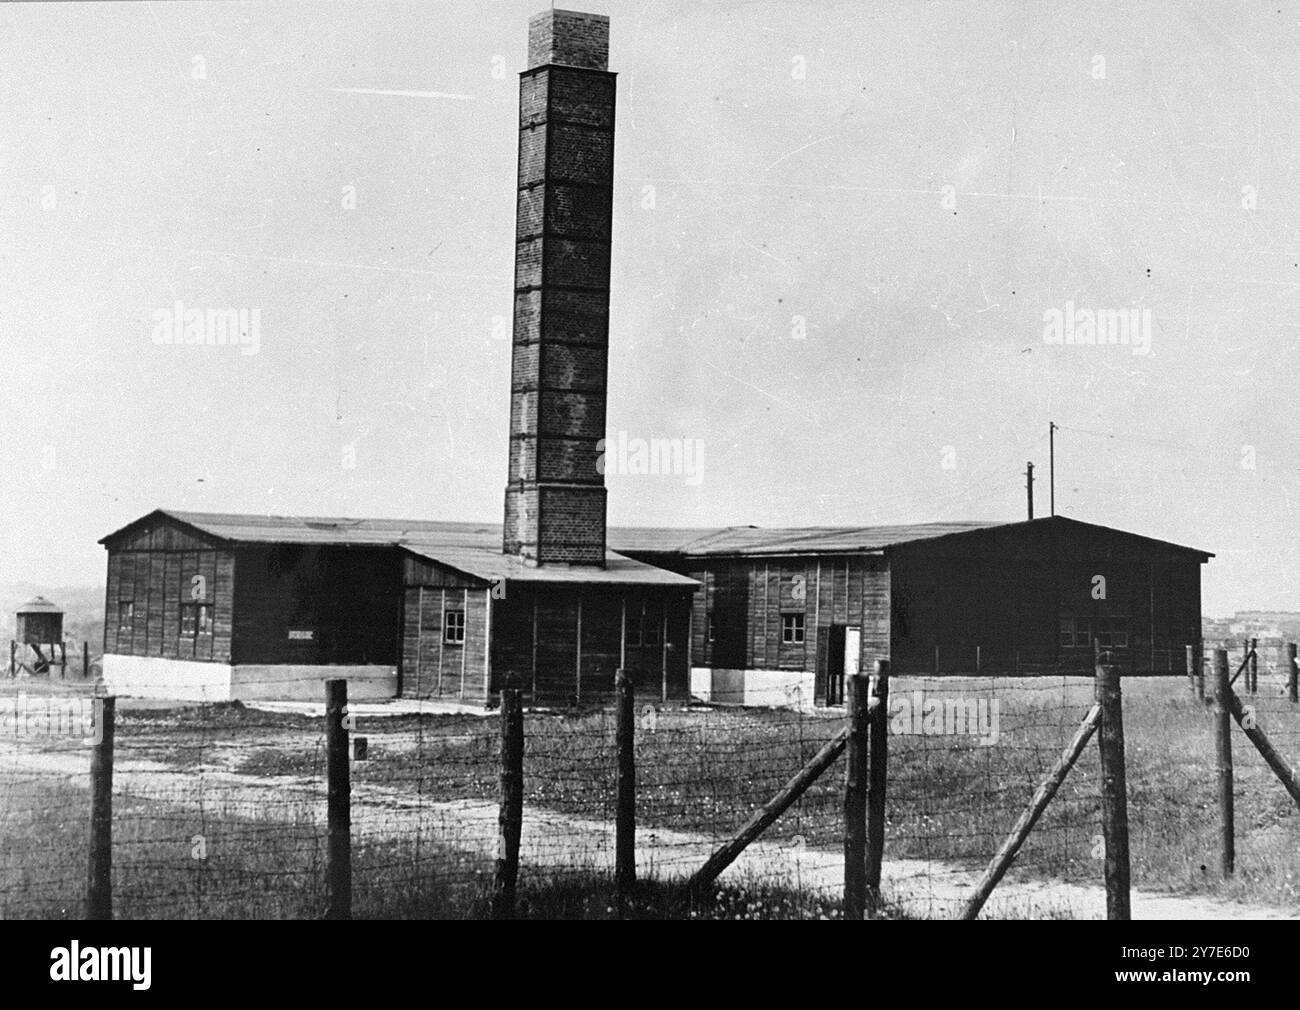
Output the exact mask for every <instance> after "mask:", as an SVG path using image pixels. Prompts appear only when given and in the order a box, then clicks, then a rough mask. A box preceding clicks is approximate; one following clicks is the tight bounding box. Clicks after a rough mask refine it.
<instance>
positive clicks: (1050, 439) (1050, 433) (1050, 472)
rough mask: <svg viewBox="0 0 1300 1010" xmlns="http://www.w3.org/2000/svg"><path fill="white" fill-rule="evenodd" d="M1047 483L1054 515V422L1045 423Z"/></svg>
mask: <svg viewBox="0 0 1300 1010" xmlns="http://www.w3.org/2000/svg"><path fill="white" fill-rule="evenodd" d="M1047 453H1048V455H1047V483H1048V488H1049V493H1048V498H1049V500H1050V501H1051V505H1052V511H1051V514H1052V515H1056V422H1055V421H1048V422H1047Z"/></svg>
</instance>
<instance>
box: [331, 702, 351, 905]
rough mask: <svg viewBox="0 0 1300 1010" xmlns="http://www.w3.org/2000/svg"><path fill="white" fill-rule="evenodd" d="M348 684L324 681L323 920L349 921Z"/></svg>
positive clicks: (349, 788) (349, 799) (349, 787)
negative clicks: (325, 844)
mask: <svg viewBox="0 0 1300 1010" xmlns="http://www.w3.org/2000/svg"><path fill="white" fill-rule="evenodd" d="M347 711H348V682H347V681H346V680H341V679H340V680H327V681H325V767H326V774H327V776H328V782H329V786H328V794H327V797H328V798H327V801H326V808H327V815H326V816H327V819H328V852H327V857H326V858H327V863H326V870H325V918H327V919H351V918H352V782H351V778H350V770H349V768H348V727H347V725H346V724H345V723H344V719H346V717H347Z"/></svg>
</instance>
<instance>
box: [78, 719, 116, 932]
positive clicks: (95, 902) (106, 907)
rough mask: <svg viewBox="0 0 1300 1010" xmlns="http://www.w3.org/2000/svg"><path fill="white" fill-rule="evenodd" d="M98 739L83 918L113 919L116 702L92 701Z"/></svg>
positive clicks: (92, 771) (92, 777) (92, 760)
mask: <svg viewBox="0 0 1300 1010" xmlns="http://www.w3.org/2000/svg"><path fill="white" fill-rule="evenodd" d="M93 704H95V705H96V706H97V707H98V708H99V711H98V712H96V713H95V720H96V726H95V728H96V729H97V730H98V731H99V739H98V740H97V741H96V742H95V746H94V748H93V749H92V750H91V752H90V866H89V875H88V878H87V885H86V918H87V919H95V920H105V919H111V918H113V723H114V717H115V715H116V711H117V699H116V698H111V697H110V698H95V699H94V701H93Z"/></svg>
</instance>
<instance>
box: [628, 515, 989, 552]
mask: <svg viewBox="0 0 1300 1010" xmlns="http://www.w3.org/2000/svg"><path fill="white" fill-rule="evenodd" d="M1005 525H1007V524H1006V523H1000V522H948V523H915V524H910V525H904V526H803V527H793V528H785V529H756V528H755V527H752V526H750V527H735V528H733V529H729V530H724V531H722V532H721V533H719V534H716V535H714V536H711V537H707V538H704V539H702V540H699V541H696V542H694V543H691V544H689V545H688V546H687V548H686V550H685V553H688V554H695V555H707V554H841V553H856V552H861V551H878V550H882V549H884V548H886V547H894V546H896V545H898V544H906V543H912V542H913V541H916V540H931V539H933V538H934V537H946V536H948V535H949V534H952V533H965V532H967V531H969V530H981V529H988V528H990V527H993V526H1005ZM624 549H625V550H627V549H630V548H624Z"/></svg>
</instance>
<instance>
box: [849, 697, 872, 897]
mask: <svg viewBox="0 0 1300 1010" xmlns="http://www.w3.org/2000/svg"><path fill="white" fill-rule="evenodd" d="M845 688H846V689H847V691H846V694H847V698H846V700H847V702H848V717H849V725H848V730H849V735H848V740H847V742H846V744H845V750H844V759H845V765H844V918H845V919H861V918H863V916H864V915H865V914H866V909H867V756H868V753H869V748H870V726H871V710H870V708H869V707H868V701H869V691H870V689H871V683H870V679H869V678H868V677H867V676H866V675H865V674H861V673H855V674H853V675H852V676H851V677H848V678H847V683H846V684H845Z"/></svg>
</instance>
